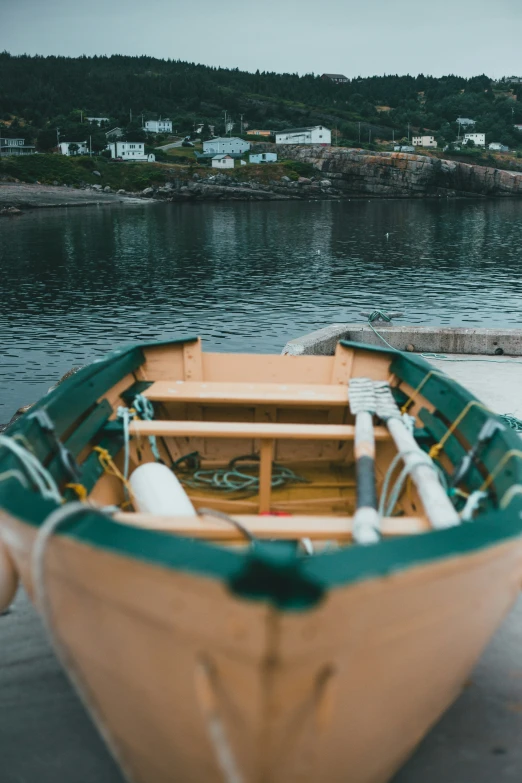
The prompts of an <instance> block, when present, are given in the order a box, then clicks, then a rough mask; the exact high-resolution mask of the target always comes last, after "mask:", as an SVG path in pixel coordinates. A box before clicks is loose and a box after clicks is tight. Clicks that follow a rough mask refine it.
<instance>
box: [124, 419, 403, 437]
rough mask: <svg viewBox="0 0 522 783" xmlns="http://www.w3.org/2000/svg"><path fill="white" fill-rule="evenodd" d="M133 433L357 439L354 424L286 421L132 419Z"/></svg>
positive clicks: (382, 433) (379, 432)
mask: <svg viewBox="0 0 522 783" xmlns="http://www.w3.org/2000/svg"><path fill="white" fill-rule="evenodd" d="M374 432H375V438H376V440H386V439H388V438H389V437H390V436H389V434H388V431H387V429H386V427H375V428H374ZM130 434H131V435H141V436H143V437H147V436H148V435H158V436H162V437H169V438H176V437H195V438H250V439H252V438H259V439H261V440H263V439H275V438H277V439H287V440H353V437H354V434H355V427H354V426H353V425H352V424H284V423H279V422H274V423H265V422H238V421H185V420H184V421H164V420H161V419H157V420H154V421H132V422H131V423H130Z"/></svg>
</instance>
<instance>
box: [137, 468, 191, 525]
mask: <svg viewBox="0 0 522 783" xmlns="http://www.w3.org/2000/svg"><path fill="white" fill-rule="evenodd" d="M129 483H130V486H131V489H132V494H133V495H134V500H135V506H136V511H143V512H144V513H148V514H159V515H161V516H181V517H184V516H196V511H195V509H194V506H193V505H192V503H191V502H190V498H189V496H188V495H187V493H186V492H185V490H184V489H183V487H182V485H181V484H180V482H179V480H178V479H177V478H176V476H175V475H174V473H173V472H172V471H171V470H170V469H169V468H167V466H166V465H162V464H161V463H160V462H146V463H145V464H144V465H140V466H139V467H138V468H136V470H134V471H133V472H132V474H131V476H130V479H129Z"/></svg>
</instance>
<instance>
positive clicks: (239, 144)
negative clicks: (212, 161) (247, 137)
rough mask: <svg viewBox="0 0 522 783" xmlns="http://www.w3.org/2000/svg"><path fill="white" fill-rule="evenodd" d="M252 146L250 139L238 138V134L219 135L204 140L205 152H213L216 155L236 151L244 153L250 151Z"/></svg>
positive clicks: (239, 153)
mask: <svg viewBox="0 0 522 783" xmlns="http://www.w3.org/2000/svg"><path fill="white" fill-rule="evenodd" d="M251 146H252V145H251V144H250V142H249V141H244V139H238V138H237V136H218V137H217V138H215V139H210V141H204V142H203V152H204V153H210V152H213V153H214V154H215V155H222V154H227V153H231V152H234V153H236V154H238V155H242V154H243V153H244V152H248V150H249V149H250V147H251Z"/></svg>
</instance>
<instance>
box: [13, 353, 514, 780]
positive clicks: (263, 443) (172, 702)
mask: <svg viewBox="0 0 522 783" xmlns="http://www.w3.org/2000/svg"><path fill="white" fill-rule="evenodd" d="M372 395H373V397H372ZM370 398H371V399H370ZM375 400H377V401H376V402H375ZM372 406H373V408H375V411H374V410H373V409H372ZM400 409H402V412H403V413H407V414H409V415H410V418H409V419H408V418H405V417H404V415H401V412H400ZM412 417H414V418H412ZM408 423H410V424H411V425H413V424H414V425H415V429H414V430H412V428H408ZM412 432H413V434H412ZM405 433H406V435H405ZM151 438H152V440H151ZM399 452H400V453H402V457H399V458H397V454H398V453H399ZM155 453H157V454H158V455H159V458H160V460H161V462H157V461H156V459H155V457H154V454H155ZM429 454H431V457H430V456H429ZM187 455H189V456H190V455H191V456H190V458H188V457H187ZM244 455H255V458H254V457H250V459H249V460H243V461H239V462H238V461H236V462H234V463H233V464H232V466H230V462H231V461H233V460H235V459H236V458H237V457H242V456H244ZM374 457H375V458H374ZM258 458H259V459H258ZM521 458H522V451H521V450H520V447H519V440H518V437H517V436H516V435H515V434H514V433H513V432H512V431H509V430H507V429H505V428H504V427H503V426H502V424H501V422H500V420H499V419H498V418H497V417H496V416H495V415H494V414H492V413H491V412H490V411H488V410H486V409H485V407H484V406H483V405H481V404H480V403H479V402H478V401H476V400H475V399H474V398H473V397H472V396H471V395H470V394H469V393H468V392H466V391H465V390H464V389H463V388H462V387H460V386H459V385H458V384H457V383H456V382H454V381H452V380H450V379H449V378H448V377H447V376H445V375H444V374H443V373H441V372H439V371H438V370H434V369H433V368H432V367H431V366H430V365H429V364H427V363H426V362H425V361H424V360H423V359H421V358H418V357H415V356H413V355H411V354H403V353H399V352H395V351H390V350H387V349H376V348H370V347H366V346H363V345H357V344H354V343H340V344H339V345H338V347H337V351H336V354H335V356H334V357H322V356H321V357H315V356H297V357H295V356H276V355H274V356H260V355H259V356H257V355H239V354H215V353H203V352H202V351H201V345H200V342H199V340H196V339H186V340H177V341H172V342H169V343H159V344H151V345H134V346H131V347H127V348H123V349H120V350H117V351H114V352H113V353H111V354H110V355H108V356H107V357H106V358H104V359H101V360H98V361H96V362H94V363H93V364H92V365H90V366H88V367H85V368H83V369H82V370H80V371H79V372H78V373H77V374H75V375H74V376H72V377H70V378H68V379H67V380H66V381H65V382H64V383H63V384H62V385H61V386H59V387H58V388H56V389H55V390H54V391H52V392H51V393H49V394H48V395H47V396H46V397H44V398H43V399H42V400H41V401H40V402H39V403H38V404H37V405H36V406H34V407H33V408H32V409H31V410H30V411H29V412H28V413H27V414H25V415H24V416H23V417H22V418H21V419H20V420H19V421H17V422H16V423H15V424H14V425H13V426H12V427H11V428H10V429H9V430H8V433H7V436H2V438H0V508H1V517H0V542H1V548H0V574H1V579H0V598H1V599H2V603H3V605H4V606H5V605H7V604H8V603H9V601H10V600H11V598H12V595H13V592H14V590H15V587H16V580H17V578H18V576H19V577H20V578H21V580H22V582H23V584H24V586H25V588H26V590H27V591H28V592H29V594H30V595H31V596H32V598H33V599H34V601H35V603H36V605H37V607H38V609H39V610H40V612H41V614H42V617H43V619H44V621H45V623H46V626H47V629H48V631H49V634H50V636H51V639H52V641H53V643H54V645H55V648H56V650H57V652H58V654H59V656H60V658H61V660H62V662H63V664H64V666H65V668H66V670H67V672H68V674H69V676H70V677H71V679H72V681H73V683H74V684H75V686H76V687H77V689H78V691H79V693H80V695H81V696H82V698H83V700H84V702H85V704H86V706H87V708H88V709H89V711H90V713H91V715H92V716H93V718H94V721H95V722H96V724H97V726H98V728H99V730H100V731H101V733H102V735H103V736H104V738H105V740H106V741H107V743H108V745H109V746H110V748H111V749H112V751H113V753H114V754H115V756H116V758H117V759H118V761H119V763H120V765H121V767H122V769H123V771H124V773H125V774H126V775H127V777H128V779H129V780H133V781H139V783H167V782H168V783H170V781H172V780H173V779H176V780H178V781H180V783H188V782H191V781H193V782H194V783H196V782H197V783H201V781H206V782H207V783H212V782H213V781H216V782H218V781H225V782H226V783H261V782H263V783H293V782H294V781H295V782H296V783H297V781H299V783H306V782H307V781H309V782H310V783H312V781H313V782H314V783H315V782H316V781H318V780H321V781H333V782H334V783H337V781H339V783H341V781H343V783H344V782H345V781H348V780H349V781H350V783H380V782H381V781H387V780H389V778H390V777H391V776H392V774H393V773H394V771H395V770H397V769H398V768H399V767H400V765H401V764H402V762H403V761H404V760H405V759H406V758H407V756H408V755H409V754H410V753H411V752H412V750H413V749H414V747H415V746H416V745H417V743H418V742H419V740H420V739H421V738H422V736H423V735H424V734H425V733H426V732H427V731H428V729H429V728H430V726H431V725H432V724H433V723H434V721H436V720H437V718H438V717H439V716H440V715H441V713H442V712H443V711H444V710H445V709H446V708H447V707H448V705H449V704H450V703H451V702H452V701H453V700H454V699H455V698H456V696H457V695H458V693H459V690H460V688H461V687H462V685H463V683H464V682H465V680H466V678H467V677H468V674H469V672H470V669H471V668H472V666H473V665H474V662H475V661H476V660H477V657H478V656H479V655H480V653H481V651H482V649H483V648H484V646H485V644H486V643H487V641H488V639H489V638H490V637H491V635H492V634H493V632H494V631H495V629H496V628H497V626H498V625H499V623H500V622H501V620H502V619H503V617H504V615H505V614H506V612H507V611H508V610H509V608H510V606H511V605H512V604H513V602H514V601H515V599H516V597H517V594H518V591H519V589H520V586H521V581H522V519H521V516H522V460H521ZM162 462H163V463H164V464H162ZM196 463H197V464H196ZM227 466H228V467H227ZM404 466H405V467H404ZM435 466H438V467H437V468H436V467H435ZM143 468H146V469H147V470H149V474H148V478H146V479H145V482H144V484H143V482H142V484H141V485H140V486H138V484H137V483H136V482H134V483H133V476H134V475H135V471H141V475H145V474H144V473H143V470H142V469H143ZM171 468H173V469H171ZM151 469H152V473H150V470H151ZM165 471H166V472H167V474H168V476H167V477H166V478H165V481H166V484H165V485H164V484H162V482H163V478H162V477H160V481H159V483H158V476H159V473H163V475H164V473H165ZM152 474H154V475H152ZM174 474H176V475H177V476H178V478H179V479H180V480H181V482H182V485H183V487H184V488H180V487H179V486H178V485H177V483H176V479H175V478H174ZM238 474H239V476H240V477H241V476H242V477H243V478H242V481H243V482H244V483H243V484H242V485H241V486H240V488H237V487H238V486H239V485H238V484H237V478H238ZM398 474H400V478H399V479H396V477H397V475H398ZM136 475H138V474H137V473H136ZM227 476H228V478H227ZM171 477H172V481H173V482H174V484H172V486H171V485H170V484H169V482H170V479H171ZM209 477H210V479H209ZM209 480H210V483H208V482H209ZM234 481H236V484H235V485H234ZM374 481H375V484H374ZM401 482H402V483H401ZM386 484H387V486H388V488H389V492H388V498H389V499H390V500H389V503H388V505H387V506H386V504H384V505H383V503H382V495H383V494H385V493H386V486H383V485H386ZM232 485H234V486H235V487H236V488H235V489H234V486H232ZM165 486H168V487H170V488H171V489H172V495H170V494H169V493H167V495H168V496H167V497H166V498H165V497H164V495H165V493H164V492H163V489H164V487H165ZM223 486H224V487H225V489H223ZM169 492H170V489H169ZM140 493H144V495H145V496H147V497H146V499H145V501H143V496H142V495H141V494H140ZM187 495H188V498H189V500H188V499H187ZM138 496H139V497H138ZM379 496H380V497H381V501H380V504H381V508H380V510H379V508H378V503H377V498H378V497H379ZM62 498H63V499H64V500H65V501H66V502H65V503H63V502H62ZM140 498H141V499H140ZM173 499H175V502H174V506H173V508H172V510H171V512H169V513H157V510H154V509H155V508H156V505H155V504H156V502H158V503H159V504H160V507H161V508H165V506H162V505H161V504H162V503H164V502H165V503H166V506H167V507H168V504H169V502H170V501H172V500H173ZM147 504H149V505H147ZM192 506H196V507H205V508H207V509H208V511H204V512H202V513H197V514H196V513H194V512H193V511H192ZM144 508H149V511H146V510H145V511H144ZM150 508H153V510H152V511H151V510H150ZM220 514H221V516H220ZM464 520H467V521H464Z"/></svg>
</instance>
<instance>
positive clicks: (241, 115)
mask: <svg viewBox="0 0 522 783" xmlns="http://www.w3.org/2000/svg"><path fill="white" fill-rule="evenodd" d="M239 116H240V117H241V125H240V127H241V133H240V134H239V135H240V136H242V135H243V117H244V116H245V115H244V114H240V115H239Z"/></svg>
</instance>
